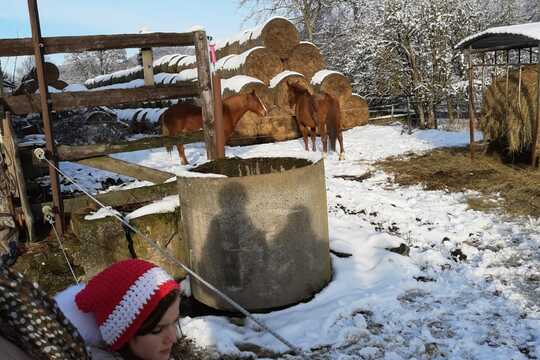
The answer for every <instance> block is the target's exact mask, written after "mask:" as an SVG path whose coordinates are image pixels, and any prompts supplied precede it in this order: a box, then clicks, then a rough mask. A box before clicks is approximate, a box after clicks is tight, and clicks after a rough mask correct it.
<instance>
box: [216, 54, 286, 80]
mask: <svg viewBox="0 0 540 360" xmlns="http://www.w3.org/2000/svg"><path fill="white" fill-rule="evenodd" d="M281 71H283V63H282V62H281V60H280V59H279V58H278V57H277V56H276V55H275V54H273V53H272V52H271V51H269V50H268V49H267V48H265V47H262V46H257V47H254V48H252V49H249V50H247V51H244V52H243V53H241V54H239V55H231V56H227V57H226V58H223V59H220V60H219V61H218V62H217V63H216V73H217V74H218V75H219V76H220V77H221V78H222V79H226V78H230V77H233V76H235V75H247V76H251V77H254V78H256V79H259V80H261V81H262V82H264V83H265V84H268V83H269V81H270V79H272V78H273V77H274V76H276V74H278V73H280V72H281Z"/></svg>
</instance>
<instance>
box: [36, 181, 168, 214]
mask: <svg viewBox="0 0 540 360" xmlns="http://www.w3.org/2000/svg"><path fill="white" fill-rule="evenodd" d="M175 194H178V185H177V183H176V181H172V182H168V183H164V184H158V185H151V186H144V187H140V188H135V189H128V190H119V191H113V192H108V193H104V194H97V195H95V197H96V199H98V200H99V201H100V202H101V203H103V204H105V205H107V206H112V207H117V206H122V205H133V204H143V203H147V202H151V201H156V200H160V199H163V198H164V197H166V196H171V195H175ZM46 205H48V206H50V205H51V203H42V204H35V205H33V206H32V209H33V210H34V213H35V214H36V215H38V214H41V209H42V207H43V206H46ZM93 205H95V203H94V201H92V199H90V198H89V197H88V196H86V195H83V196H78V197H75V198H71V199H65V200H64V211H65V212H66V213H72V212H75V211H77V210H79V209H82V208H87V207H89V206H93Z"/></svg>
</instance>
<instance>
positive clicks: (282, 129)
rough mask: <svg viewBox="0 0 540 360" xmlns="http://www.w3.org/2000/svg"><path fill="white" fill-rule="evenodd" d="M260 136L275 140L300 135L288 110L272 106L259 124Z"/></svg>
mask: <svg viewBox="0 0 540 360" xmlns="http://www.w3.org/2000/svg"><path fill="white" fill-rule="evenodd" d="M258 135H259V136H260V137H269V138H272V139H274V140H276V141H283V140H290V139H296V138H297V137H299V136H300V133H299V131H298V126H297V125H296V121H295V120H294V117H293V116H292V115H291V113H290V112H288V111H286V110H283V109H280V108H277V107H275V108H273V109H272V110H270V112H269V114H268V116H267V117H265V118H264V119H263V121H261V123H260V124H259V132H258Z"/></svg>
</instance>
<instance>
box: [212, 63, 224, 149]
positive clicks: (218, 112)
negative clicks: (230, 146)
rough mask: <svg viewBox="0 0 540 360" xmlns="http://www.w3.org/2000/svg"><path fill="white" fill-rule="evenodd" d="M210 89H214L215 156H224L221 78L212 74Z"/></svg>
mask: <svg viewBox="0 0 540 360" xmlns="http://www.w3.org/2000/svg"><path fill="white" fill-rule="evenodd" d="M212 84H213V86H212V90H213V91H214V113H215V116H214V117H215V122H216V158H218V159H222V158H224V157H225V127H224V124H223V101H222V100H223V99H222V98H221V78H220V77H219V76H218V75H216V74H215V73H214V74H212Z"/></svg>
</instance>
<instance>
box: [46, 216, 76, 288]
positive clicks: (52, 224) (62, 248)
mask: <svg viewBox="0 0 540 360" xmlns="http://www.w3.org/2000/svg"><path fill="white" fill-rule="evenodd" d="M42 211H43V215H44V216H45V220H47V221H48V222H49V224H51V227H52V229H53V230H54V233H55V235H56V240H58V245H59V246H60V250H62V254H64V259H66V263H67V265H68V267H69V271H71V275H73V279H75V283H76V284H77V285H79V280H78V279H77V276H76V275H75V271H73V267H71V263H70V262H69V259H68V257H67V254H66V249H64V244H62V240H60V235H58V231H56V227H55V226H54V215H53V212H52V209H51V207H50V206H44V207H43V209H42Z"/></svg>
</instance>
